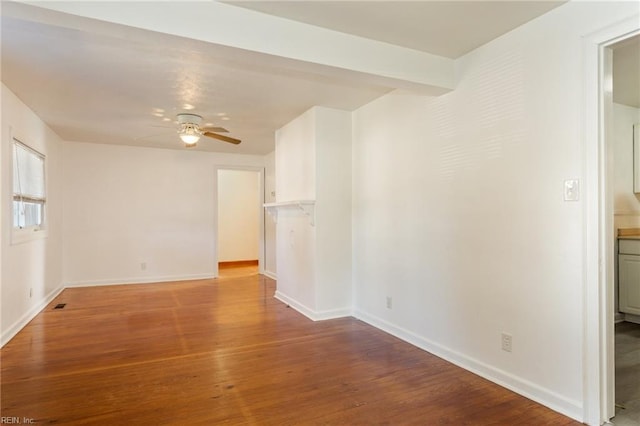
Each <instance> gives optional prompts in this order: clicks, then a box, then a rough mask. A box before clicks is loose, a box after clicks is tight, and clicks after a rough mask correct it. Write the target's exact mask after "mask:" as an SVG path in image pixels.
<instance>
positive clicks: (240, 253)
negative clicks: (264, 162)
mask: <svg viewBox="0 0 640 426" xmlns="http://www.w3.org/2000/svg"><path fill="white" fill-rule="evenodd" d="M261 185H262V177H261V173H260V172H259V171H255V170H239V169H218V197H217V199H218V226H217V228H218V232H217V242H218V250H217V253H218V259H217V261H218V275H219V277H227V276H236V277H237V276H246V275H255V274H258V272H259V270H260V259H261V258H262V256H261V254H260V252H261V247H262V237H261V234H262V232H263V227H262V219H263V218H262V197H261V193H262V190H261Z"/></svg>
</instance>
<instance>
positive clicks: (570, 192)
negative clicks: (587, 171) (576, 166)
mask: <svg viewBox="0 0 640 426" xmlns="http://www.w3.org/2000/svg"><path fill="white" fill-rule="evenodd" d="M579 199H580V181H579V180H578V179H568V180H565V181H564V200H565V201H578V200H579Z"/></svg>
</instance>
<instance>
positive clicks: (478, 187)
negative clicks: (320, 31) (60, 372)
mask: <svg viewBox="0 0 640 426" xmlns="http://www.w3.org/2000/svg"><path fill="white" fill-rule="evenodd" d="M633 13H637V5H634V4H630V3H625V4H623V3H615V4H614V3H607V4H605V3H591V2H570V3H568V4H566V5H563V6H561V7H559V8H558V9H556V10H554V11H552V12H550V13H549V14H547V15H544V16H542V17H541V18H539V19H536V20H534V21H531V22H530V23H528V24H526V25H524V26H523V27H520V28H518V29H516V30H514V31H512V32H511V33H509V34H507V35H505V36H503V37H501V38H499V39H497V40H495V41H494V42H492V43H489V44H488V45H485V46H483V47H481V48H479V49H477V50H475V51H473V52H471V53H470V54H468V55H466V56H464V57H462V58H460V59H459V60H457V61H456V73H457V76H458V80H459V81H458V85H457V88H456V90H455V91H453V92H452V93H449V94H446V95H443V96H441V97H439V98H428V97H420V96H415V95H411V94H406V93H400V92H396V93H393V94H390V95H387V96H384V97H382V98H380V99H378V100H376V101H373V102H371V103H370V104H368V105H366V106H364V107H362V108H361V109H359V110H357V111H356V112H355V113H354V142H353V143H354V147H353V210H354V211H353V269H354V272H353V276H354V286H355V289H354V291H355V309H356V315H357V316H358V317H360V318H362V319H364V320H366V321H368V322H370V323H372V324H375V325H377V326H379V327H381V328H383V329H386V330H388V331H390V332H392V333H394V334H396V335H398V336H401V337H402V338H404V339H406V340H409V341H412V342H414V343H415V344H417V345H419V346H421V347H423V348H425V349H427V350H430V351H432V352H434V353H436V354H438V355H440V356H443V357H445V358H447V359H450V360H452V361H454V362H456V363H458V364H460V365H463V366H465V367H466V368H469V369H471V370H472V371H476V372H478V373H480V374H482V375H484V376H486V377H489V378H491V379H492V380H494V381H497V382H498V383H502V384H504V385H506V386H507V387H510V388H512V389H515V390H517V391H518V392H520V393H522V394H524V395H527V396H529V397H531V398H533V399H535V400H537V401H540V402H542V403H544V404H546V405H548V406H550V407H552V408H554V409H556V410H559V411H561V412H563V413H565V414H568V415H570V416H572V417H574V418H578V419H580V418H581V417H582V415H583V405H582V404H583V403H582V400H583V336H582V330H583V326H584V319H583V312H584V311H583V309H584V308H583V304H582V302H583V300H584V293H583V292H584V267H585V265H584V264H583V251H584V216H583V211H584V207H583V202H582V201H578V202H564V201H563V192H562V188H563V181H564V180H565V179H571V178H579V179H582V180H583V181H584V176H585V170H584V159H583V152H584V146H583V145H582V141H583V139H581V129H582V123H581V121H580V118H581V111H582V103H581V102H582V100H583V93H582V88H583V86H582V81H581V78H580V76H582V75H584V74H583V68H582V66H583V62H582V56H581V54H582V49H583V45H582V36H583V35H586V34H589V33H591V32H593V31H595V30H598V29H600V28H603V27H605V26H606V25H609V24H611V23H614V22H617V21H619V20H621V19H622V18H623V17H627V16H631V14H633ZM584 196H585V195H584V194H583V198H582V200H584ZM386 297H392V300H393V307H392V309H387V308H386V306H385V303H386ZM501 333H509V334H511V335H512V336H513V351H512V352H511V353H507V352H504V351H502V350H501Z"/></svg>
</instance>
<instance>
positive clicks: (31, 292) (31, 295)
mask: <svg viewBox="0 0 640 426" xmlns="http://www.w3.org/2000/svg"><path fill="white" fill-rule="evenodd" d="M32 297H33V289H32V288H30V289H29V299H31V298H32Z"/></svg>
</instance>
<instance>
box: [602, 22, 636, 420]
mask: <svg viewBox="0 0 640 426" xmlns="http://www.w3.org/2000/svg"><path fill="white" fill-rule="evenodd" d="M609 48H610V49H611V53H612V61H611V62H612V75H613V93H612V101H613V102H612V106H611V115H610V119H609V120H608V122H607V123H606V126H607V127H608V131H607V134H608V138H607V151H608V153H609V155H610V157H611V158H610V161H608V163H607V164H608V167H611V169H612V170H610V171H609V172H608V173H607V175H608V176H609V180H610V182H609V183H608V185H607V188H609V190H610V191H612V194H611V195H610V198H611V199H612V203H613V221H612V222H613V228H614V229H613V235H614V236H615V243H614V245H613V246H614V247H615V248H614V253H613V256H612V257H613V259H614V262H613V263H614V265H615V266H614V276H615V279H614V283H612V284H613V286H614V289H613V290H614V291H613V295H614V301H613V302H614V309H613V312H614V315H615V318H614V321H615V323H616V324H615V345H614V352H615V356H614V357H613V359H614V363H615V417H614V418H613V419H612V420H611V422H612V423H614V424H615V425H617V426H619V425H625V426H626V425H640V186H637V185H636V186H634V179H635V177H634V169H635V170H636V172H637V171H638V170H640V161H639V160H640V158H638V159H636V160H635V161H634V126H638V125H640V35H636V36H634V37H629V38H626V39H624V40H622V41H619V42H617V43H615V44H613V45H611V46H609ZM635 137H636V138H637V135H636V136H635ZM635 143H636V144H637V143H638V142H637V141H635ZM638 146H639V147H640V145H638ZM635 149H637V148H635ZM634 163H635V164H634ZM634 245H637V253H634V247H635V246H634Z"/></svg>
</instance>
